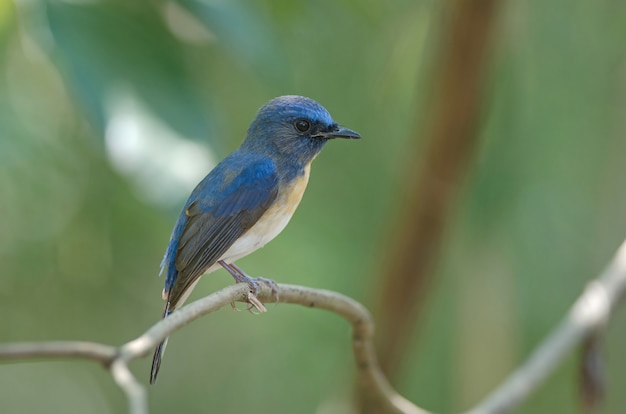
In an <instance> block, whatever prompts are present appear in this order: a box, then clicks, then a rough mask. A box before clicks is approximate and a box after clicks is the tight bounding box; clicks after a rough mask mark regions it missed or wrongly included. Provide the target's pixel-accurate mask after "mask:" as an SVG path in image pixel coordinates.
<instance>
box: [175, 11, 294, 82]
mask: <svg viewBox="0 0 626 414" xmlns="http://www.w3.org/2000/svg"><path fill="white" fill-rule="evenodd" d="M178 1H179V3H180V4H181V5H182V6H183V7H186V8H187V9H188V10H189V11H190V12H191V13H192V14H193V15H195V16H196V17H197V18H199V19H200V20H201V21H202V22H204V24H206V26H207V28H208V29H209V30H211V32H213V33H214V34H215V36H216V37H217V39H218V41H219V42H221V43H223V46H224V48H225V49H226V50H228V51H229V52H230V53H232V54H233V56H235V57H237V58H238V60H240V61H242V62H245V63H247V64H249V65H250V66H251V67H252V69H253V70H254V71H255V72H256V73H257V74H260V75H261V76H262V77H263V78H265V79H266V80H268V81H270V82H272V83H274V84H277V85H284V84H285V83H286V82H287V83H288V82H289V81H288V79H289V76H290V73H291V71H290V70H289V65H288V64H287V63H288V62H287V61H286V57H285V54H284V53H283V52H282V51H281V49H280V44H279V43H278V40H277V36H276V34H275V33H274V31H273V30H272V22H271V21H270V20H269V18H267V17H266V16H264V15H263V14H262V13H261V10H260V9H259V7H258V6H257V3H256V2H246V3H245V5H244V4H243V3H242V2H241V1H240V0H228V1H222V0H178Z"/></svg>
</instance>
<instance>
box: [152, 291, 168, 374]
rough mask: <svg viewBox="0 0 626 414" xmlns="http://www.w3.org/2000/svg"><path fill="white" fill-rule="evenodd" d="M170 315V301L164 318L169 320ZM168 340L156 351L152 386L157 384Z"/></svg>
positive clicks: (166, 304) (166, 305) (153, 361)
mask: <svg viewBox="0 0 626 414" xmlns="http://www.w3.org/2000/svg"><path fill="white" fill-rule="evenodd" d="M170 313H171V312H170V302H169V301H168V302H166V303H165V308H164V309H163V318H167V316H168V315H169V314H170ZM167 339H168V338H165V339H164V340H163V341H162V342H161V343H160V344H159V345H158V346H157V347H156V349H155V350H154V356H153V357H152V369H151V370H150V384H154V383H156V379H157V375H158V374H159V368H160V367H161V359H162V358H163V353H164V352H165V347H166V346H167Z"/></svg>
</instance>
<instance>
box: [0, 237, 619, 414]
mask: <svg viewBox="0 0 626 414" xmlns="http://www.w3.org/2000/svg"><path fill="white" fill-rule="evenodd" d="M248 289H249V288H248V286H247V285H245V284H237V285H232V286H228V287H226V288H224V289H222V290H219V291H217V292H215V293H213V294H211V295H209V296H207V297H204V298H202V299H199V300H197V301H195V302H193V303H190V304H189V305H187V306H185V307H183V308H181V309H179V310H177V311H176V312H174V313H173V314H171V315H170V316H169V317H167V318H166V319H164V320H161V321H159V322H157V323H156V324H155V325H153V326H152V327H150V328H149V329H148V330H147V331H146V332H145V333H143V334H142V335H141V336H139V337H138V338H136V339H133V340H132V341H130V342H127V343H126V344H124V345H122V346H120V347H119V348H116V347H113V346H109V345H104V344H99V343H93V342H80V341H67V342H43V343H12V344H3V345H0V361H6V360H15V359H32V358H85V359H90V360H93V361H96V362H99V363H100V364H102V365H104V366H105V367H107V368H108V369H109V370H110V372H111V375H112V377H113V379H114V381H115V382H116V383H117V385H118V386H119V387H120V389H121V390H122V391H123V392H124V393H125V394H126V397H127V400H128V407H129V408H128V410H129V413H131V414H147V413H148V403H147V395H146V390H145V388H144V386H143V385H142V384H140V383H139V382H138V381H137V379H136V378H135V377H134V376H133V375H132V373H131V372H130V370H129V369H128V364H129V362H130V361H132V360H135V359H137V358H140V357H143V356H146V355H147V354H148V353H150V352H151V351H152V349H153V348H154V347H155V346H156V345H157V344H158V343H159V342H160V341H161V340H163V339H164V338H165V337H166V336H168V335H170V334H172V333H174V332H175V331H177V330H179V329H181V328H182V327H183V326H185V325H187V324H188V323H190V322H192V321H193V320H196V319H198V318H200V317H202V316H204V315H206V314H209V313H211V312H215V311H216V310H218V309H220V308H222V307H223V306H226V305H228V304H230V303H232V302H235V301H239V302H246V299H247V295H248V294H249V290H248ZM278 290H279V295H280V302H284V303H293V304H299V305H302V306H306V307H310V308H319V309H325V310H328V311H330V312H333V313H336V314H338V315H339V316H341V317H343V318H344V319H346V320H347V321H348V322H349V323H350V324H351V325H352V327H353V335H352V347H353V351H354V357H355V360H356V366H357V372H358V376H359V379H360V381H361V384H362V385H363V387H364V389H365V390H366V392H368V393H370V394H371V395H373V396H374V397H375V399H377V400H378V401H379V402H380V403H381V406H382V407H383V409H384V410H385V412H391V413H401V414H428V411H425V410H422V409H420V408H418V407H417V406H416V405H414V404H413V403H412V402H410V401H408V400H406V399H405V398H404V397H402V396H401V395H399V394H398V393H397V392H396V391H395V390H394V389H393V388H392V387H391V385H390V384H389V382H388V381H387V379H386V378H385V376H384V375H383V374H382V372H381V370H380V368H379V365H378V361H377V360H376V357H375V354H374V349H373V345H372V338H373V335H374V325H373V323H372V317H371V315H370V313H369V312H368V311H367V309H366V308H365V307H364V306H363V305H361V304H360V303H358V302H356V301H355V300H353V299H351V298H349V297H347V296H344V295H341V294H339V293H336V292H331V291H328V290H322V289H313V288H308V287H303V286H294V285H282V284H281V285H278ZM625 295H626V242H624V243H623V244H622V246H621V247H620V249H619V250H618V252H617V254H616V256H615V258H614V259H613V261H612V262H611V263H610V265H609V266H608V268H607V269H606V270H605V271H604V272H603V273H602V274H601V275H600V276H599V277H598V278H597V279H595V280H594V281H592V282H591V283H590V284H589V285H588V287H587V289H586V290H585V291H584V292H583V294H582V295H581V296H580V298H579V299H578V300H577V301H576V303H575V304H574V305H573V307H572V309H571V310H570V312H569V313H568V315H567V316H566V317H565V319H564V320H563V321H562V322H561V324H560V325H558V326H557V328H556V329H555V330H554V331H553V333H552V334H550V335H549V336H548V338H547V339H546V340H545V341H544V343H543V344H541V345H540V346H539V347H538V348H537V350H536V351H535V352H534V353H533V354H532V355H531V356H530V358H529V359H528V360H527V361H526V363H524V365H522V366H521V367H520V368H519V369H518V370H517V371H516V372H514V373H513V374H512V375H511V376H510V377H509V379H507V380H506V381H505V382H504V383H503V384H502V385H501V386H500V387H499V388H497V389H496V390H495V391H494V392H493V393H492V394H491V395H490V396H488V397H487V398H486V399H485V400H484V401H483V402H482V403H480V404H479V405H477V406H476V407H475V408H474V409H472V410H470V411H468V412H467V413H468V414H496V413H497V414H501V413H506V412H508V411H510V410H511V409H513V408H515V407H516V406H517V405H519V404H520V403H521V402H522V401H523V400H524V399H525V398H526V397H527V396H528V395H529V394H530V393H531V392H532V391H533V390H534V389H536V388H537V387H538V386H539V385H540V384H541V383H542V381H543V380H544V379H545V378H546V377H547V376H548V375H549V374H550V373H551V372H552V371H554V369H555V368H556V367H557V366H558V364H559V363H560V362H561V361H562V359H563V358H564V357H565V356H566V355H567V353H568V352H571V351H572V349H573V348H574V347H576V346H577V345H579V344H581V343H582V342H583V341H584V340H585V339H586V338H588V337H589V336H591V335H596V334H598V332H599V331H601V330H602V329H603V328H604V327H605V326H606V323H607V321H608V319H609V318H610V316H611V314H612V313H613V311H614V310H615V308H616V307H617V305H618V304H620V303H621V302H622V301H623V298H624V296H625ZM258 298H259V299H260V300H261V301H263V302H266V303H267V302H275V301H276V298H274V297H272V292H271V289H270V288H268V287H266V286H264V285H262V286H261V291H260V292H259V295H258Z"/></svg>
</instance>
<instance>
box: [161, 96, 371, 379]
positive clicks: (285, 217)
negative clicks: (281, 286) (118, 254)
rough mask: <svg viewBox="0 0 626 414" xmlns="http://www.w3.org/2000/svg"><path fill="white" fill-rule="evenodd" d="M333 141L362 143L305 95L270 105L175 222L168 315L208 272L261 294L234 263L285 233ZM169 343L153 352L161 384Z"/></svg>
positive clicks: (168, 259)
mask: <svg viewBox="0 0 626 414" xmlns="http://www.w3.org/2000/svg"><path fill="white" fill-rule="evenodd" d="M334 138H349V139H350V138H351V139H358V138H360V136H359V134H358V133H356V132H354V131H352V130H350V129H347V128H344V127H341V126H339V125H338V124H337V123H336V122H335V121H333V119H332V117H331V116H330V114H329V113H328V111H327V110H326V109H325V108H324V107H323V106H322V105H320V104H319V103H317V102H315V101H314V100H312V99H309V98H305V97H303V96H281V97H278V98H275V99H272V100H271V101H269V102H268V103H266V104H265V105H263V107H261V109H259V112H258V113H257V115H256V118H254V120H253V121H252V124H251V125H250V128H248V133H247V136H246V139H245V140H244V141H243V143H242V144H241V146H240V147H239V148H238V149H237V150H235V151H234V152H233V153H231V154H230V155H228V156H227V157H226V158H224V160H222V162H220V163H219V164H218V165H217V166H216V167H215V168H214V169H213V170H212V171H211V172H210V173H209V174H208V175H207V176H206V177H205V178H204V179H203V180H202V181H201V182H200V184H198V185H197V187H196V188H195V189H194V190H193V192H192V193H191V196H189V199H188V200H187V202H186V203H185V206H184V208H183V210H182V212H181V213H180V216H179V217H178V220H177V221H176V224H175V226H174V230H173V231H172V236H171V237H170V241H169V245H168V246H167V250H166V251H165V256H164V257H163V262H162V263H161V272H163V271H164V270H165V269H167V272H166V277H165V288H164V289H163V299H164V300H165V301H166V303H165V309H164V311H163V317H164V318H165V317H167V316H168V315H169V314H170V313H171V312H173V311H174V310H175V309H177V308H179V307H181V306H182V305H183V303H184V301H185V300H186V299H187V297H188V296H189V294H190V293H191V291H192V290H193V288H194V287H195V285H196V283H198V280H199V279H200V276H202V275H203V274H204V273H210V272H213V271H215V270H217V269H218V268H219V267H220V266H221V267H223V268H224V269H226V270H227V271H228V272H229V273H230V274H231V275H232V276H233V278H234V279H235V281H237V282H245V283H248V284H249V285H250V289H251V292H252V294H256V293H257V292H258V288H259V285H258V283H259V281H262V282H268V283H270V284H271V285H272V287H273V289H275V285H274V284H273V282H272V281H268V280H267V279H261V278H256V279H255V278H251V277H249V276H248V275H246V274H245V273H244V272H243V271H242V270H241V269H240V268H239V267H237V266H236V265H235V264H234V261H235V260H237V259H240V258H242V257H244V256H246V255H248V254H250V253H252V252H253V251H255V250H257V249H259V248H261V247H263V246H264V245H265V244H266V243H267V242H269V241H270V240H272V239H273V238H274V237H276V236H277V235H278V233H280V232H281V231H282V230H283V229H284V228H285V226H286V225H287V223H288V222H289V219H290V218H291V216H292V215H293V213H294V211H295V210H296V207H297V206H298V204H299V203H300V200H301V199H302V194H303V193H304V189H305V188H306V185H307V182H308V180H309V172H310V167H311V161H313V159H314V158H315V157H316V156H317V154H318V153H319V152H320V151H321V150H322V148H323V147H324V145H325V144H326V143H327V142H328V141H329V140H331V139H334ZM166 343H167V339H165V340H164V341H163V342H161V344H159V346H158V347H157V349H156V350H155V352H154V358H153V360H152V370H151V372H150V383H151V384H154V383H155V381H156V377H157V374H158V372H159V367H160V365H161V358H162V355H163V351H164V350H165V345H166Z"/></svg>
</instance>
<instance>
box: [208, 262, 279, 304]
mask: <svg viewBox="0 0 626 414" xmlns="http://www.w3.org/2000/svg"><path fill="white" fill-rule="evenodd" d="M218 263H219V264H220V265H221V266H222V267H223V268H224V269H226V270H227V271H228V273H230V275H231V276H232V277H233V279H235V281H236V282H237V283H247V284H248V286H249V287H250V292H249V293H248V303H249V304H250V306H249V307H248V310H249V311H251V310H252V309H256V310H257V311H259V312H261V313H262V312H266V311H267V309H266V308H265V306H263V303H261V301H260V300H259V299H258V298H257V295H258V294H259V291H260V290H261V285H260V284H261V283H264V284H265V285H267V286H268V287H269V288H270V289H271V290H272V296H274V297H275V298H276V302H278V285H277V284H276V282H274V281H273V280H271V279H266V278H264V277H250V276H248V275H247V274H246V273H245V272H244V271H243V270H241V268H239V266H237V265H235V264H234V263H226V262H225V261H223V260H220V261H219V262H218ZM231 305H232V304H231Z"/></svg>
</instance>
